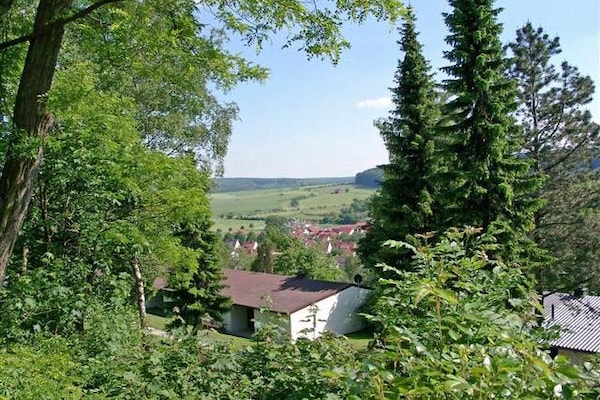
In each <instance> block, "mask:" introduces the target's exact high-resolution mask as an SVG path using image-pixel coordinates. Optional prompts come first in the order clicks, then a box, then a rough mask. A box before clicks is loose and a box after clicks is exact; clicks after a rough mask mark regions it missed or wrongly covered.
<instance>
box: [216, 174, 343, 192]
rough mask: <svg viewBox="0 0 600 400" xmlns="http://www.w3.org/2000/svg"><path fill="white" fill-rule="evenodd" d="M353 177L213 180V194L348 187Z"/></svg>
mask: <svg viewBox="0 0 600 400" xmlns="http://www.w3.org/2000/svg"><path fill="white" fill-rule="evenodd" d="M352 183H354V178H353V177H340V178H215V179H214V189H213V192H215V193H219V192H241V191H244V190H257V189H283V188H295V187H303V186H316V185H348V184H352Z"/></svg>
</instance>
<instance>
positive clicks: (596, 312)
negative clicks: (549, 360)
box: [544, 293, 600, 353]
mask: <svg viewBox="0 0 600 400" xmlns="http://www.w3.org/2000/svg"><path fill="white" fill-rule="evenodd" d="M544 309H545V310H546V317H545V319H544V324H545V326H547V327H551V326H556V325H558V326H560V327H561V332H560V337H559V338H558V339H556V340H553V341H551V342H550V345H552V346H556V347H560V348H564V349H570V350H576V351H584V352H590V353H600V296H581V297H574V296H572V295H570V294H565V293H554V294H551V295H549V296H546V297H545V298H544Z"/></svg>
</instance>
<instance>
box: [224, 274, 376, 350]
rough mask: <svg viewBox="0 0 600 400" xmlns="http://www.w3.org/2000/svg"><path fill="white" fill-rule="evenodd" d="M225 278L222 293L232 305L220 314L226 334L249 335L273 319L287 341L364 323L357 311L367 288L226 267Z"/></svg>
mask: <svg viewBox="0 0 600 400" xmlns="http://www.w3.org/2000/svg"><path fill="white" fill-rule="evenodd" d="M225 276H226V281H225V288H224V289H223V294H225V295H227V296H230V297H231V299H232V301H233V308H232V309H231V311H230V312H229V313H227V314H226V315H225V316H224V329H225V330H226V331H228V332H230V333H232V334H238V335H250V334H252V333H253V332H254V331H255V329H259V328H260V325H261V324H264V323H265V322H267V321H272V322H276V323H278V324H279V325H280V326H281V327H282V328H283V329H284V330H285V331H287V332H288V333H289V335H290V337H291V338H292V340H296V339H298V338H300V337H307V338H310V339H314V338H317V337H319V336H321V334H322V333H323V332H324V331H329V332H335V333H338V334H347V333H351V332H355V331H358V330H360V329H362V328H363V327H364V321H363V319H362V318H361V317H360V316H359V315H358V312H359V308H360V307H361V305H362V304H363V302H364V301H365V299H366V297H367V295H368V292H369V290H368V289H365V288H360V287H358V286H356V285H354V284H350V283H342V282H327V281H317V280H312V279H308V278H304V277H294V276H283V275H273V274H265V273H257V272H248V271H240V270H227V271H225Z"/></svg>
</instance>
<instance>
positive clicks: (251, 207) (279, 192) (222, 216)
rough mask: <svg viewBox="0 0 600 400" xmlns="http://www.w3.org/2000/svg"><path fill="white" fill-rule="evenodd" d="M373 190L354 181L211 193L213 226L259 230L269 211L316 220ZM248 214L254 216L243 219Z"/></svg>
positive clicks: (227, 228) (234, 229)
mask: <svg viewBox="0 0 600 400" xmlns="http://www.w3.org/2000/svg"><path fill="white" fill-rule="evenodd" d="M373 193H374V191H373V190H372V189H361V188H357V187H355V186H354V185H321V186H305V187H298V188H279V189H262V190H245V191H240V192H227V193H213V194H211V196H210V198H211V209H212V210H213V219H214V222H215V226H214V228H215V229H221V230H222V231H223V232H226V231H228V230H229V228H231V230H233V231H234V232H235V231H237V230H238V229H240V227H241V226H244V227H245V228H246V229H251V230H261V229H262V228H263V227H264V221H262V219H264V218H265V217H267V216H269V215H282V216H286V217H290V218H292V217H293V218H299V219H304V220H311V221H315V222H317V221H318V220H319V219H321V218H322V217H323V216H325V215H327V214H331V213H334V214H337V213H339V211H340V209H342V208H343V207H348V206H349V205H350V204H352V200H353V199H360V200H364V199H366V198H368V197H370V196H372V195H373ZM294 199H295V200H296V201H297V202H298V204H297V205H296V206H292V204H291V203H292V200H294ZM240 217H242V218H240ZM248 217H251V218H257V220H248V219H244V218H248ZM249 224H253V227H252V228H250V227H249Z"/></svg>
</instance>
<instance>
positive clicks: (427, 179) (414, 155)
mask: <svg viewBox="0 0 600 400" xmlns="http://www.w3.org/2000/svg"><path fill="white" fill-rule="evenodd" d="M401 35H402V38H401V40H400V41H399V42H398V44H399V45H400V49H401V51H402V52H403V53H404V58H403V59H402V60H401V61H399V63H398V68H397V71H396V75H395V79H394V82H395V84H396V86H395V87H394V88H392V89H391V91H392V100H393V103H394V105H395V108H394V109H393V110H392V111H391V112H390V116H389V118H387V119H386V120H384V121H380V122H379V123H378V124H377V125H378V127H379V129H380V133H381V135H382V137H383V139H384V142H385V145H386V147H387V150H388V153H389V160H390V162H389V164H387V165H383V166H382V169H383V182H382V187H381V191H380V192H379V193H378V194H377V195H376V196H375V197H374V198H373V201H372V204H371V218H372V224H371V227H370V228H369V231H368V233H367V235H366V237H365V238H364V239H363V240H362V241H361V242H360V246H359V253H360V255H361V257H362V259H363V262H365V264H366V265H367V266H373V265H375V264H376V263H378V262H385V263H386V264H388V265H391V266H396V267H400V268H401V264H403V261H405V260H406V257H405V256H403V255H402V254H398V253H397V252H395V251H392V250H391V249H390V248H387V247H384V248H382V246H381V245H382V243H383V242H384V241H386V240H388V239H395V240H406V236H407V235H411V234H414V233H424V232H426V231H427V230H430V229H431V227H432V225H431V224H432V221H433V220H432V218H433V209H434V206H433V204H434V190H435V189H434V187H433V185H432V180H431V177H432V174H433V171H434V169H435V167H434V166H435V162H434V157H433V156H434V151H435V145H434V140H433V137H432V131H433V127H434V125H435V121H436V118H437V116H438V113H437V111H436V110H437V107H436V101H435V98H436V92H435V90H434V84H433V82H432V78H431V75H430V68H429V65H428V62H427V61H426V60H425V57H424V56H423V54H422V47H421V44H420V43H419V42H418V39H417V32H416V30H415V17H414V13H413V11H412V9H411V8H408V10H407V15H406V17H405V22H404V24H403V26H402V28H401Z"/></svg>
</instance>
